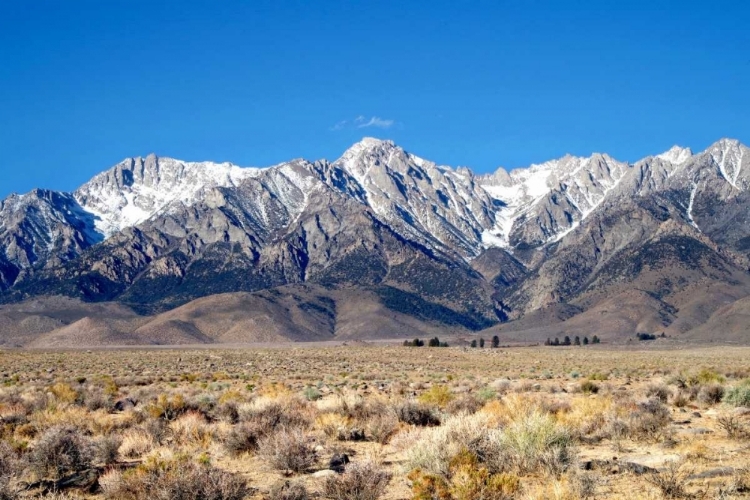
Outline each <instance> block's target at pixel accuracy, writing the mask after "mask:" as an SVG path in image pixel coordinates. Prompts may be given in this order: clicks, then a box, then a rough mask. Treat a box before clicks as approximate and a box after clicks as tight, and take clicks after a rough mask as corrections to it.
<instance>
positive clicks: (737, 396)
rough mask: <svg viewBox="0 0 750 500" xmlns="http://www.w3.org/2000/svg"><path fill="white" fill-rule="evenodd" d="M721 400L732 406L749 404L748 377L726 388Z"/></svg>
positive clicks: (749, 383) (749, 381) (749, 380)
mask: <svg viewBox="0 0 750 500" xmlns="http://www.w3.org/2000/svg"><path fill="white" fill-rule="evenodd" d="M723 401H724V402H725V403H728V404H730V405H732V406H750V379H748V380H745V381H743V382H742V383H741V384H740V385H737V386H734V387H730V388H729V389H727V390H726V391H725V392H724V399H723Z"/></svg>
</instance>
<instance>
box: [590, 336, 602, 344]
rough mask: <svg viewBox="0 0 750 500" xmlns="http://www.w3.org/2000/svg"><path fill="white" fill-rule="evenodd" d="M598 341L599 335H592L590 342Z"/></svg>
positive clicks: (595, 342) (596, 342)
mask: <svg viewBox="0 0 750 500" xmlns="http://www.w3.org/2000/svg"><path fill="white" fill-rule="evenodd" d="M599 342H601V340H599V337H597V336H596V335H594V336H593V337H592V338H591V343H592V344H598V343H599Z"/></svg>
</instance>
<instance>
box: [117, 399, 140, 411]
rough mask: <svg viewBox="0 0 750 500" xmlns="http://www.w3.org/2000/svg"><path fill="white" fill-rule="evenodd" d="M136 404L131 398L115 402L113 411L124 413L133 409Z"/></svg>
mask: <svg viewBox="0 0 750 500" xmlns="http://www.w3.org/2000/svg"><path fill="white" fill-rule="evenodd" d="M137 404H138V402H137V401H136V400H134V399H131V398H122V399H118V400H117V401H115V406H114V408H115V411H125V410H130V409H132V408H135V406H136V405H137Z"/></svg>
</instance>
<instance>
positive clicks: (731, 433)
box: [716, 415, 748, 439]
mask: <svg viewBox="0 0 750 500" xmlns="http://www.w3.org/2000/svg"><path fill="white" fill-rule="evenodd" d="M716 424H717V425H718V426H719V427H721V429H722V430H723V431H724V432H726V433H727V437H729V438H730V439H746V438H747V437H748V431H747V429H746V428H745V426H744V425H743V424H742V422H741V421H740V419H739V418H737V417H736V416H735V415H720V416H719V417H717V418H716Z"/></svg>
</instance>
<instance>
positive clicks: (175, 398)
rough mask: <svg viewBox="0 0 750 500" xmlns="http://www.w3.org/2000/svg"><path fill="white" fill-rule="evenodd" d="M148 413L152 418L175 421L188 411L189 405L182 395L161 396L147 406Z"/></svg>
mask: <svg viewBox="0 0 750 500" xmlns="http://www.w3.org/2000/svg"><path fill="white" fill-rule="evenodd" d="M145 411H146V413H147V414H148V416H150V417H151V418H160V419H163V420H167V421H170V420H174V419H176V418H177V417H179V416H180V415H182V414H183V413H185V412H187V411H188V405H187V403H186V401H185V398H184V397H183V396H182V394H174V395H172V396H168V395H167V394H159V396H158V397H157V398H156V401H152V402H151V403H150V404H148V405H147V406H146V410H145Z"/></svg>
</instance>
